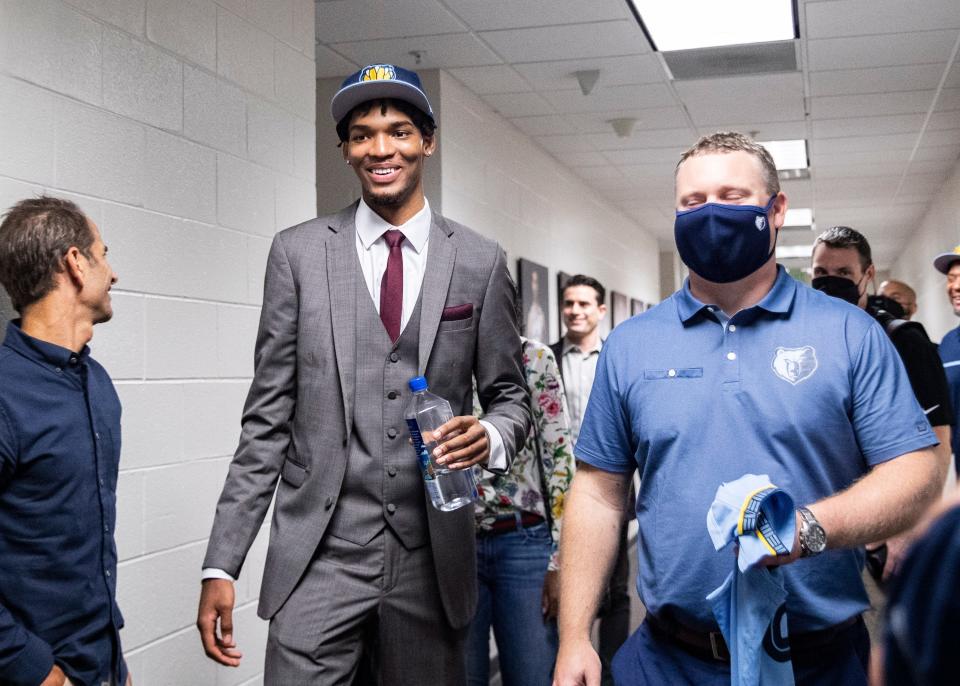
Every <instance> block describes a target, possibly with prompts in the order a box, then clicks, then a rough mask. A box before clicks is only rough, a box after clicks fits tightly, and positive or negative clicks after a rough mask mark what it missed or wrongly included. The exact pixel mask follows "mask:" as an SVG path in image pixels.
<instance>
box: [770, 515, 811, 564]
mask: <svg viewBox="0 0 960 686" xmlns="http://www.w3.org/2000/svg"><path fill="white" fill-rule="evenodd" d="M793 516H794V517H795V518H796V526H795V527H794V530H793V547H792V548H790V554H789V555H767V556H766V557H765V558H763V559H762V560H760V564H761V565H763V566H764V567H782V566H783V565H788V564H790V563H791V562H796V561H797V560H799V559H800V552H801V551H800V524H801V523H802V522H803V520H802V519H801V517H800V513H799V512H794V514H793Z"/></svg>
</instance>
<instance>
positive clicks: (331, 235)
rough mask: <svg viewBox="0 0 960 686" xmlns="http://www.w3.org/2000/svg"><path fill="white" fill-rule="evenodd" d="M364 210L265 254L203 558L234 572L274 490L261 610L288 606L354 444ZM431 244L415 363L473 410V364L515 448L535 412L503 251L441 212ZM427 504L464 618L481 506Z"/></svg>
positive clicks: (304, 228) (449, 599) (440, 566)
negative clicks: (460, 315) (357, 218)
mask: <svg viewBox="0 0 960 686" xmlns="http://www.w3.org/2000/svg"><path fill="white" fill-rule="evenodd" d="M355 212H356V203H355V204H353V205H351V206H350V207H348V208H346V209H344V210H342V211H341V212H339V213H338V214H336V215H332V216H328V217H320V218H317V219H313V220H310V221H308V222H305V223H303V224H300V225H298V226H294V227H292V228H290V229H286V230H285V231H282V232H281V233H279V234H277V236H276V237H275V238H274V241H273V245H272V247H271V249H270V255H269V258H268V260H267V272H266V279H265V286H264V295H263V309H262V312H261V316H260V328H259V332H258V334H257V343H256V354H255V359H254V363H255V368H254V378H253V383H252V385H251V387H250V392H249V395H248V396H247V401H246V405H245V407H244V411H243V419H242V433H241V437H240V444H239V447H238V448H237V452H236V454H235V455H234V458H233V462H232V463H231V465H230V470H229V473H228V475H227V479H226V483H225V484H224V487H223V492H222V493H221V495H220V501H219V503H218V504H217V512H216V517H215V519H214V524H213V531H212V533H211V535H210V542H209V545H208V547H207V554H206V557H205V559H204V567H216V568H219V569H223V570H225V571H226V572H228V573H230V574H232V575H234V576H238V575H239V573H240V568H241V567H242V565H243V561H244V558H245V557H246V554H247V551H248V550H249V548H250V545H251V544H252V542H253V539H254V537H255V536H256V534H257V531H258V529H259V528H260V525H261V523H262V521H263V518H264V516H265V514H266V512H267V508H268V507H269V505H270V502H271V500H272V499H273V497H274V492H276V504H275V507H274V513H273V522H272V527H271V531H270V545H269V549H268V552H267V561H266V568H265V571H264V577H263V584H262V587H261V591H260V605H259V609H258V614H259V615H260V616H261V617H263V618H264V619H269V618H270V617H272V616H273V615H274V614H275V613H276V612H277V610H279V608H280V607H281V606H282V605H283V603H284V601H285V600H286V599H287V597H288V596H289V595H290V592H291V591H292V590H293V588H294V586H295V585H296V583H297V581H298V580H299V579H300V577H301V576H302V575H303V572H304V571H305V570H306V568H307V565H308V564H309V562H310V559H311V558H312V557H313V555H314V553H315V551H316V549H317V546H318V544H319V543H320V539H321V537H322V536H323V533H324V530H325V529H326V526H327V523H328V522H329V521H330V517H331V515H332V514H333V512H334V509H335V507H336V504H337V500H338V496H339V494H340V487H341V483H342V481H343V474H344V469H345V467H346V460H347V456H348V455H349V447H348V446H349V440H350V434H351V431H352V426H353V413H354V406H353V403H354V395H355V394H354V377H355V373H354V372H355V365H356V347H355V346H356V332H355V329H356V312H355V290H354V279H355V278H356V273H357V271H358V270H357V269H356V268H354V263H356V261H357V253H356V243H355V241H356V227H355V224H354V215H355ZM429 245H430V249H429V252H428V255H427V268H426V274H425V276H424V280H423V286H422V291H421V297H422V300H421V321H420V338H419V370H420V373H425V375H426V376H427V378H428V379H429V381H430V388H431V391H433V392H434V393H436V394H437V395H440V396H441V397H444V398H446V399H447V400H448V401H449V402H450V404H451V405H452V407H453V411H454V413H456V414H464V415H466V414H470V409H471V407H472V392H471V388H472V387H471V376H472V375H475V376H476V378H477V383H478V388H479V397H480V402H481V404H482V405H483V408H484V412H485V419H486V420H487V421H489V422H490V423H491V424H493V425H494V426H495V427H496V428H497V430H498V431H499V432H500V435H501V436H502V437H503V441H504V445H505V447H506V451H507V455H508V457H509V459H510V460H512V459H513V456H514V455H515V454H516V451H517V449H518V447H519V446H521V445H523V441H524V439H525V437H526V435H527V431H528V430H529V426H530V415H529V410H528V405H527V399H526V393H527V391H526V385H525V382H524V378H523V368H522V361H521V349H520V338H519V332H518V326H517V321H516V315H515V310H514V304H513V303H514V291H515V287H514V284H513V281H512V279H511V278H510V275H509V272H508V270H507V266H506V257H505V255H504V252H503V250H502V249H500V247H499V246H498V245H497V244H496V243H495V242H493V241H491V240H489V239H486V238H483V237H482V236H480V235H479V234H477V233H475V232H473V231H471V230H470V229H467V228H466V227H464V226H461V225H459V224H457V223H455V222H452V221H449V220H447V219H445V218H444V217H442V216H440V215H438V214H434V215H433V222H432V226H431V229H430V243H429ZM466 303H470V304H472V305H473V316H472V318H470V319H467V320H463V319H461V320H456V321H446V322H441V314H442V311H443V309H444V307H445V306H446V307H449V306H455V305H462V304H466ZM464 329H472V331H470V332H469V334H466V333H465V332H464ZM410 459H411V460H413V459H415V456H414V455H413V452H412V451H411V454H410ZM278 478H279V485H278V483H277V482H278ZM424 498H425V500H426V494H424ZM426 509H427V512H428V519H429V524H430V538H431V542H432V549H433V556H434V562H435V565H436V569H437V570H438V575H437V576H438V578H439V591H440V594H441V598H442V601H443V605H444V608H445V610H446V613H447V618H448V619H449V621H450V623H451V624H452V625H453V626H454V627H462V626H465V625H466V624H467V623H468V622H469V621H470V619H471V617H472V616H473V612H474V609H475V606H476V559H475V552H474V535H473V508H470V507H466V508H461V509H460V510H456V511H454V512H452V513H440V512H438V511H436V510H434V509H433V507H432V506H430V505H429V504H427V505H426ZM438 543H439V545H438Z"/></svg>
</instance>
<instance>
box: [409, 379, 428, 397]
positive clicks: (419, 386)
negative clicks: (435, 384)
mask: <svg viewBox="0 0 960 686" xmlns="http://www.w3.org/2000/svg"><path fill="white" fill-rule="evenodd" d="M407 385H408V386H410V390H411V391H413V392H414V393H416V392H418V391H425V390H427V388H428V386H427V377H425V376H415V377H413V378H412V379H410V381H408V382H407Z"/></svg>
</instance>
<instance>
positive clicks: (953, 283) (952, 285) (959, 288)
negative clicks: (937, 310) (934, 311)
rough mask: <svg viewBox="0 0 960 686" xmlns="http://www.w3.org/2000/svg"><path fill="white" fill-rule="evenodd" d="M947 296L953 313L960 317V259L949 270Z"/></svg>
mask: <svg viewBox="0 0 960 686" xmlns="http://www.w3.org/2000/svg"><path fill="white" fill-rule="evenodd" d="M947 297H948V298H950V305H951V306H952V307H953V313H954V314H955V315H957V316H958V317H960V261H957V262H954V263H953V264H951V265H950V270H949V271H948V272H947Z"/></svg>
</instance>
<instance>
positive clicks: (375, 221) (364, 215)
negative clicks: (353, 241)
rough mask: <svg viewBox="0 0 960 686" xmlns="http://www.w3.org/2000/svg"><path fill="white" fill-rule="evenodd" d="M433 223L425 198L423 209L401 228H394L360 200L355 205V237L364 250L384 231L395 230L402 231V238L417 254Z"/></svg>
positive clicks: (425, 241)
mask: <svg viewBox="0 0 960 686" xmlns="http://www.w3.org/2000/svg"><path fill="white" fill-rule="evenodd" d="M432 221H433V215H432V214H431V213H430V203H429V202H428V201H427V199H426V198H424V199H423V209H421V210H420V211H419V212H417V213H416V214H415V215H413V216H412V217H410V219H409V220H407V222H406V223H405V224H403V225H402V226H394V225H393V224H391V223H390V222H388V221H387V220H386V219H384V218H383V217H381V216H380V215H379V214H377V213H376V212H374V211H373V210H372V209H370V206H369V205H367V203H365V202H364V201H363V198H361V199H360V203H359V204H358V205H357V214H356V224H357V235H358V236H359V237H360V242H361V243H362V244H363V247H364V249H365V250H369V249H370V246H371V245H373V243H374V241H376V240H377V239H378V238H380V236H382V235H383V233H384V231H389V230H390V229H397V230H399V231H403V235H404V238H406V241H407V243H409V244H410V247H412V248H413V249H414V250H416V251H417V253H418V254H419V253H421V252H423V248H424V246H425V245H426V244H427V239H428V238H429V237H430V224H431V223H432Z"/></svg>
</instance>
